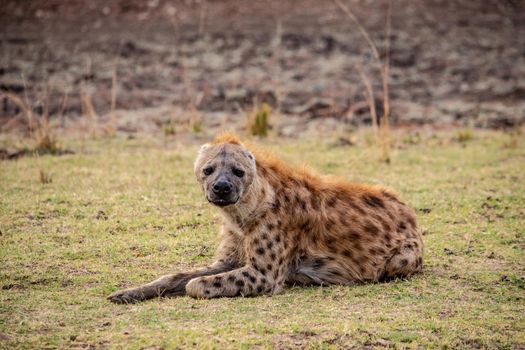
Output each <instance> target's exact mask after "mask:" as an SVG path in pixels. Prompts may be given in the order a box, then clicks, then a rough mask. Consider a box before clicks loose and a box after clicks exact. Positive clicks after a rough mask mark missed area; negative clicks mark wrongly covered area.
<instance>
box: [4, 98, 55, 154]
mask: <svg viewBox="0 0 525 350" xmlns="http://www.w3.org/2000/svg"><path fill="white" fill-rule="evenodd" d="M0 98H6V99H7V100H8V101H11V102H12V103H14V104H15V105H16V106H17V107H18V108H19V109H20V110H21V112H22V113H23V114H24V115H25V118H26V122H27V130H28V135H29V140H30V142H31V147H30V150H31V151H32V152H37V153H40V154H45V153H51V154H58V153H61V152H62V151H63V147H62V145H61V143H60V141H59V139H58V136H57V134H56V132H55V130H54V128H53V127H52V126H51V125H50V123H49V113H48V108H47V106H48V104H47V103H46V104H45V106H44V110H43V112H42V114H41V115H37V114H35V113H34V112H33V108H32V107H31V106H30V104H29V103H28V102H27V101H24V100H23V99H22V98H21V97H19V96H17V95H15V94H13V93H9V92H6V93H2V94H0Z"/></svg>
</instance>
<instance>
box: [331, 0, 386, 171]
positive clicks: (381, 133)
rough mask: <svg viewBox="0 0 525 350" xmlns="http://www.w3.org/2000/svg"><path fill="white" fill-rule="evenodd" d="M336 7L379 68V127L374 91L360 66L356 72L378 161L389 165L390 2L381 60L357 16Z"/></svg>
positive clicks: (343, 7)
mask: <svg viewBox="0 0 525 350" xmlns="http://www.w3.org/2000/svg"><path fill="white" fill-rule="evenodd" d="M334 2H335V3H336V5H337V6H338V7H339V8H340V9H341V10H343V12H344V13H345V14H346V15H347V16H348V18H350V20H352V22H354V23H355V24H356V25H357V27H358V29H359V32H360V33H361V34H362V36H363V38H364V39H365V41H366V43H367V45H368V46H369V48H370V50H371V51H372V56H373V57H374V59H375V61H376V63H377V64H378V66H379V72H380V75H381V83H382V88H383V114H382V116H381V118H380V119H379V126H377V123H378V118H377V111H376V107H375V97H374V91H373V89H372V84H371V82H370V79H369V78H368V76H367V75H366V74H365V72H364V69H363V68H362V66H361V65H358V66H357V71H358V73H359V76H360V77H361V80H362V81H363V84H364V85H365V88H366V93H365V95H366V100H367V103H368V106H369V110H370V115H371V117H372V128H373V130H374V133H375V134H376V141H377V144H378V146H379V148H380V150H381V157H380V159H381V160H382V161H384V162H385V163H390V160H391V158H390V153H391V140H390V93H389V91H390V90H389V80H390V35H391V27H392V21H391V18H392V2H391V0H389V1H388V7H387V13H386V19H385V21H386V23H385V27H386V43H385V59H384V60H381V57H380V55H379V50H378V49H377V45H376V44H375V43H374V41H373V40H372V38H371V37H370V34H369V33H368V31H367V30H366V29H365V27H363V25H362V24H361V22H360V21H359V19H358V18H357V16H356V15H355V14H354V13H353V12H352V11H351V10H350V8H349V7H348V6H346V5H345V4H344V3H343V2H342V1H341V0H334Z"/></svg>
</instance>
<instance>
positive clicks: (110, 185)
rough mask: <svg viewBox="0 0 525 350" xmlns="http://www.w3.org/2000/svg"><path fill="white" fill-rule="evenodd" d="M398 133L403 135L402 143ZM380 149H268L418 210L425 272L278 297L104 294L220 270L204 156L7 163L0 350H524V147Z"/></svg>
mask: <svg viewBox="0 0 525 350" xmlns="http://www.w3.org/2000/svg"><path fill="white" fill-rule="evenodd" d="M393 136H394V135H393ZM398 139H399V140H400V141H398V143H397V146H398V147H397V148H394V149H393V152H392V163H391V164H385V163H383V162H379V161H374V160H373V159H376V157H373V156H372V154H373V152H377V148H376V147H373V146H367V145H366V142H364V141H363V140H362V136H361V135H360V136H358V141H357V144H358V146H351V147H335V146H333V143H332V142H330V141H329V140H317V141H316V140H308V141H301V140H293V141H283V140H275V139H268V140H267V141H265V142H266V143H268V144H271V145H272V146H271V148H273V149H275V150H276V151H278V153H279V154H281V155H282V156H283V158H284V159H286V160H287V161H289V162H291V163H296V164H301V163H303V162H307V163H309V164H310V165H311V166H312V167H313V168H315V169H318V170H320V171H322V172H324V173H331V174H338V175H342V176H344V177H346V178H348V179H350V180H354V181H367V182H371V183H382V184H386V185H389V186H392V187H394V188H396V189H397V190H398V191H399V192H400V193H401V194H402V197H403V198H404V199H405V200H406V201H407V202H408V203H410V204H411V205H412V206H414V207H415V208H416V209H417V211H418V217H419V222H420V225H421V226H422V228H423V230H424V232H425V236H424V240H425V244H426V254H425V269H424V273H422V274H420V275H418V276H416V277H414V278H412V279H410V280H399V281H394V282H390V283H384V284H372V285H362V286H356V287H340V286H334V287H323V288H321V287H311V288H296V287H294V288H290V289H287V290H286V291H285V292H284V293H282V294H280V295H277V296H274V297H258V298H233V299H226V298H224V299H215V300H195V299H191V298H188V297H180V298H175V299H162V300H152V301H148V302H145V303H141V304H135V305H113V304H110V303H109V302H107V301H106V300H105V297H106V296H107V295H108V294H109V293H111V292H113V291H115V290H116V289H120V288H123V287H127V286H133V285H136V284H141V283H143V282H146V281H149V280H151V279H153V278H156V277H158V276H159V275H160V274H164V273H168V272H170V271H178V270H188V269H192V268H194V267H197V266H201V265H203V264H206V263H207V262H209V261H211V259H212V255H213V251H214V246H215V244H216V231H217V227H216V226H217V223H218V216H217V214H216V212H215V210H214V209H213V208H212V207H210V206H209V205H208V204H207V203H205V201H204V199H203V197H202V195H201V193H200V189H199V188H198V186H197V185H196V182H195V180H194V178H193V174H192V161H193V157H194V155H195V152H196V150H197V147H198V146H197V145H195V146H191V147H188V146H186V145H177V144H169V143H165V141H156V140H153V139H131V140H127V139H121V138H112V139H99V140H94V141H87V144H86V152H85V153H83V154H80V153H78V154H70V155H64V156H53V155H46V156H41V157H40V158H39V162H40V163H42V165H43V166H44V167H45V168H46V169H49V171H50V172H52V174H53V181H52V182H51V183H47V184H41V182H40V178H39V166H38V164H37V160H36V159H35V158H29V157H26V158H20V159H19V160H17V161H2V162H1V163H0V193H1V195H0V266H2V267H1V269H0V285H1V286H2V288H1V289H0V348H21V349H23V348H25V349H33V348H126V349H139V348H161V347H162V348H176V347H178V348H218V349H223V348H235V349H238V348H241V349H243V348H244V349H248V348H254V347H256V348H286V347H289V348H302V347H306V348H312V349H330V348H350V347H368V348H371V347H374V348H385V347H395V348H449V349H470V348H494V349H496V348H498V349H518V348H523V346H525V320H524V316H523V315H524V314H525V302H524V297H525V279H524V278H525V267H524V261H525V259H524V248H525V239H524V227H525V199H524V197H525V185H524V184H525V175H524V170H525V169H524V164H525V162H524V161H525V148H524V147H523V143H524V142H523V140H522V139H520V140H519V141H518V142H519V145H518V147H505V144H506V143H508V142H509V136H508V135H506V134H502V133H496V132H481V131H475V132H474V133H473V135H472V138H471V139H470V140H469V142H468V143H460V142H458V141H457V139H456V135H455V134H454V133H452V132H448V133H438V134H432V135H429V134H418V137H417V142H404V141H403V140H406V139H407V138H406V137H405V138H398Z"/></svg>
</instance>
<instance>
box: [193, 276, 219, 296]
mask: <svg viewBox="0 0 525 350" xmlns="http://www.w3.org/2000/svg"><path fill="white" fill-rule="evenodd" d="M186 294H187V295H189V296H190V297H194V298H213V297H214V296H216V295H214V294H215V293H213V290H212V289H211V288H208V283H207V279H206V278H205V277H197V278H194V279H192V280H191V281H189V282H188V284H187V285H186Z"/></svg>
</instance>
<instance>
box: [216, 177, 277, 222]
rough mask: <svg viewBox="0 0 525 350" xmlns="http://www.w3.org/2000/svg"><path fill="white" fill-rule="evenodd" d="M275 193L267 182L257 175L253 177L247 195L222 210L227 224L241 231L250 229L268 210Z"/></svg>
mask: <svg viewBox="0 0 525 350" xmlns="http://www.w3.org/2000/svg"><path fill="white" fill-rule="evenodd" d="M274 196H275V193H274V191H273V188H272V187H271V186H270V184H269V183H268V181H267V180H266V179H265V178H264V177H261V176H259V175H257V176H256V177H255V179H254V180H253V182H252V184H251V185H250V187H249V190H248V192H247V193H245V194H244V195H243V196H242V198H241V199H240V200H239V202H237V203H236V204H235V205H230V206H227V207H225V208H223V209H222V214H223V216H224V218H225V220H226V221H227V222H230V223H231V224H234V225H236V226H237V227H239V229H241V231H242V230H243V229H246V228H248V227H250V226H251V225H252V224H253V223H254V222H256V221H258V220H259V219H260V218H261V216H263V215H264V214H265V213H266V211H267V210H269V209H270V207H271V205H272V203H273V200H274Z"/></svg>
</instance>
